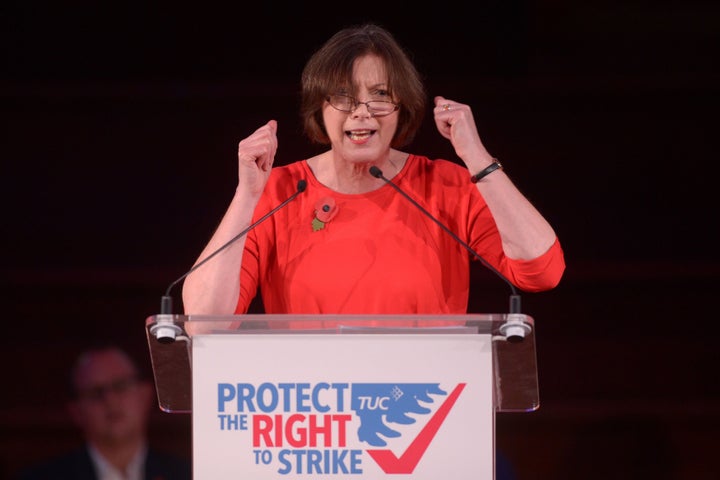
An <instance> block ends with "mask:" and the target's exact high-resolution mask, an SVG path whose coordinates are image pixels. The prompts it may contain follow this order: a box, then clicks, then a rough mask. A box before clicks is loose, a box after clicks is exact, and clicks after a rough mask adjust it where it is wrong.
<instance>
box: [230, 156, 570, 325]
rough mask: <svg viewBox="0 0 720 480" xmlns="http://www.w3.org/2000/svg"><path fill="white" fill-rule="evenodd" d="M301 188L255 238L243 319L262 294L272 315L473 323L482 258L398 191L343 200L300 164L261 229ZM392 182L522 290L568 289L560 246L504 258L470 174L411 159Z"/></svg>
mask: <svg viewBox="0 0 720 480" xmlns="http://www.w3.org/2000/svg"><path fill="white" fill-rule="evenodd" d="M302 179H305V180H306V181H307V189H306V190H305V191H304V192H302V193H300V194H299V195H298V196H297V198H295V199H294V200H292V201H291V202H290V203H288V204H287V205H286V206H285V207H283V208H282V209H280V210H278V211H277V212H276V213H275V214H274V215H272V216H271V217H269V218H267V219H266V220H265V221H263V222H262V223H261V224H260V225H258V226H257V227H256V228H255V229H254V230H252V231H251V232H250V233H249V234H248V238H247V241H246V243H245V253H244V256H243V261H242V269H241V274H240V275H241V291H240V298H239V301H238V306H237V309H236V313H238V314H241V313H246V312H247V309H248V307H249V305H250V302H251V301H252V299H253V298H254V297H255V295H256V293H257V288H258V287H260V291H261V293H262V297H263V304H264V307H265V313H268V314H287V313H291V314H415V313H423V314H466V313H467V304H468V294H469V284H470V268H469V262H468V260H469V259H475V257H474V256H473V255H472V254H470V253H469V252H468V251H467V250H466V249H465V248H464V247H462V246H461V245H460V244H459V243H458V242H457V241H456V240H455V239H454V238H453V237H452V236H451V235H449V234H448V233H447V232H446V231H444V230H443V229H442V228H441V227H439V226H438V225H437V224H436V223H435V222H433V221H432V220H431V219H430V218H428V217H427V216H426V215H425V214H424V213H423V212H422V211H420V210H419V209H418V208H417V206H415V205H414V204H413V203H412V202H410V201H409V200H408V199H407V198H405V197H404V196H402V195H401V194H400V193H399V192H397V191H396V190H395V189H394V188H393V187H392V186H391V185H384V186H383V187H382V188H379V189H378V190H375V191H373V192H369V193H365V194H358V195H355V194H354V195H347V194H342V193H337V192H334V191H332V190H330V189H328V188H326V187H325V186H323V185H322V184H320V183H319V182H318V181H317V179H316V178H315V177H314V175H313V174H312V172H311V170H310V168H309V167H308V165H307V162H306V161H304V160H303V161H299V162H294V163H292V164H289V165H286V166H282V167H276V168H274V169H273V170H272V172H271V175H270V179H269V180H268V183H267V185H266V187H265V191H264V193H263V196H262V198H261V199H260V202H259V203H258V206H257V208H256V209H255V213H254V218H253V221H256V220H257V219H258V218H260V217H261V216H263V215H265V214H266V213H267V212H269V211H270V210H271V209H272V208H274V207H276V206H277V205H279V204H280V203H282V202H283V201H284V200H286V199H287V198H288V197H290V196H291V195H292V194H293V193H295V192H296V191H297V184H298V181H299V180H302ZM391 181H392V182H393V183H394V184H396V185H397V186H398V187H399V188H401V189H402V190H403V191H405V192H406V193H407V194H408V195H409V196H410V197H411V198H413V199H414V200H415V201H416V202H418V203H419V204H420V205H422V206H423V208H424V209H425V210H427V211H429V212H430V213H431V214H432V215H433V216H434V217H435V218H437V219H438V220H439V221H440V222H441V223H443V224H444V225H445V226H446V227H448V229H449V230H451V231H452V232H453V233H455V234H456V235H457V236H458V237H460V238H461V239H462V240H463V241H465V242H466V243H467V244H469V245H470V246H471V247H472V249H473V250H475V252H477V253H478V254H479V255H480V256H481V257H482V258H483V259H484V260H485V261H486V262H488V263H489V264H491V265H492V266H493V267H495V268H496V269H497V270H498V271H500V272H501V273H502V274H503V275H504V276H505V277H506V278H507V279H508V280H510V281H511V282H512V283H513V284H514V285H515V286H516V287H517V288H519V289H521V290H524V291H528V292H533V291H542V290H547V289H550V288H553V287H554V286H555V285H557V283H558V282H559V281H560V277H561V276H562V273H563V271H564V268H565V262H564V259H563V252H562V249H561V247H560V243H559V242H558V241H556V242H555V244H554V245H553V246H552V247H551V248H550V249H549V250H548V251H547V252H546V253H545V254H543V255H542V256H540V257H539V258H537V259H534V260H529V261H525V260H513V259H511V258H508V257H506V256H505V254H504V253H503V250H502V245H501V242H500V235H499V233H498V231H497V228H496V226H495V222H494V220H493V218H492V215H491V214H490V211H489V209H488V208H487V205H486V204H485V201H484V200H483V198H482V196H481V195H480V193H479V192H478V190H477V188H476V186H475V185H474V184H473V183H471V182H470V179H469V176H468V172H467V169H465V168H464V167H461V166H460V165H458V164H455V163H452V162H450V161H447V160H430V159H428V158H426V157H422V156H417V155H410V156H409V158H408V160H407V162H406V163H405V166H404V168H403V169H402V171H401V172H400V173H399V174H398V175H396V176H395V177H394V178H393V179H392V180H391ZM324 204H327V205H328V210H329V211H328V212H322V208H321V205H324ZM316 206H317V207H318V208H319V209H318V213H317V214H316ZM320 220H324V222H323V221H320ZM498 281H502V280H500V279H498Z"/></svg>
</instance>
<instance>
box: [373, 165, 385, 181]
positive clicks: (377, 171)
mask: <svg viewBox="0 0 720 480" xmlns="http://www.w3.org/2000/svg"><path fill="white" fill-rule="evenodd" d="M382 174H383V173H382V170H380V169H379V168H378V167H376V166H375V165H373V166H372V167H370V175H372V176H373V177H375V178H382Z"/></svg>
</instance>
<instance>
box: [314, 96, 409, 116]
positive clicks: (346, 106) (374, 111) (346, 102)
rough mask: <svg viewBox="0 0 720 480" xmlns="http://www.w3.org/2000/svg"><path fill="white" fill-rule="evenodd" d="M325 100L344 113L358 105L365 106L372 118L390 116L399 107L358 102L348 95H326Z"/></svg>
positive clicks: (374, 102) (349, 111)
mask: <svg viewBox="0 0 720 480" xmlns="http://www.w3.org/2000/svg"><path fill="white" fill-rule="evenodd" d="M325 100H327V101H328V103H329V104H330V105H331V106H332V107H333V108H334V109H335V110H340V111H341V112H345V113H352V112H354V111H355V109H356V108H358V106H360V105H365V106H366V107H367V109H368V112H369V113H370V115H372V116H373V117H384V116H385V115H390V114H391V113H393V112H394V111H395V110H397V109H398V108H400V105H398V104H397V103H393V102H386V101H383V100H370V101H369V102H360V101H358V100H357V99H356V98H355V97H351V96H349V95H328V96H327V97H325Z"/></svg>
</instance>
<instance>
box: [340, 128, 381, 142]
mask: <svg viewBox="0 0 720 480" xmlns="http://www.w3.org/2000/svg"><path fill="white" fill-rule="evenodd" d="M374 133H375V130H347V131H346V132H345V135H347V137H348V138H349V139H350V140H352V141H354V142H360V141H363V140H367V139H368V138H370V136H371V135H372V134H374Z"/></svg>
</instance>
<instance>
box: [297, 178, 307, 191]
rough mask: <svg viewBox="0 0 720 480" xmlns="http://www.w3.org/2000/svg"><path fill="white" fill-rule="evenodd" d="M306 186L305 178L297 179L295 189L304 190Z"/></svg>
mask: <svg viewBox="0 0 720 480" xmlns="http://www.w3.org/2000/svg"><path fill="white" fill-rule="evenodd" d="M306 188H307V180H305V179H302V180H298V183H297V191H298V192H304V191H305V189H306Z"/></svg>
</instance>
